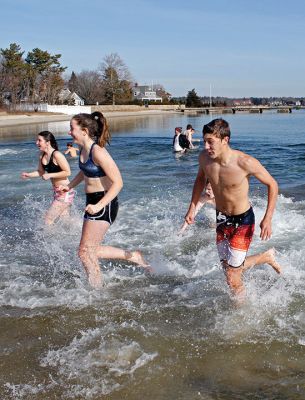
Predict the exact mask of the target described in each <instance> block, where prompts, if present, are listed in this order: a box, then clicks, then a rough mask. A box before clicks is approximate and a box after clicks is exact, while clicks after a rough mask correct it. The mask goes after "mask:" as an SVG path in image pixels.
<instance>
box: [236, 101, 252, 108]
mask: <svg viewBox="0 0 305 400" xmlns="http://www.w3.org/2000/svg"><path fill="white" fill-rule="evenodd" d="M232 105H233V106H234V107H239V106H248V107H249V106H253V103H252V101H251V100H250V99H234V100H233V101H232Z"/></svg>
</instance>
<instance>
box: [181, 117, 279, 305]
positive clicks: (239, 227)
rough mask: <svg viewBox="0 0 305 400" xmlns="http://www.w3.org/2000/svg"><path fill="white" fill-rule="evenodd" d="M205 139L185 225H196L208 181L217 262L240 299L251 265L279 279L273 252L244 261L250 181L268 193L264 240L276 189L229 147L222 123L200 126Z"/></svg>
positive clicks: (250, 222) (250, 224)
mask: <svg viewBox="0 0 305 400" xmlns="http://www.w3.org/2000/svg"><path fill="white" fill-rule="evenodd" d="M203 139H204V147H205V148H204V150H203V151H202V152H201V154H200V156H199V169H198V173H197V177H196V180H195V183H194V187H193V194H192V199H191V203H190V206H189V209H188V212H187V214H186V216H185V221H186V222H187V223H188V224H193V223H194V217H195V211H196V206H197V204H198V201H199V199H200V195H201V193H202V190H203V188H204V185H205V182H206V179H208V180H209V181H210V183H211V186H212V189H213V192H214V195H215V202H216V242H217V249H218V254H219V257H220V261H221V263H222V266H223V270H224V273H225V276H226V280H227V283H228V285H229V287H230V289H231V290H232V293H233V294H234V295H236V296H237V298H238V299H243V298H244V296H245V287H244V284H243V279H242V278H243V274H244V272H245V271H246V270H248V269H250V268H252V267H254V266H255V265H260V264H269V265H270V266H271V267H272V268H273V269H274V270H275V271H276V272H277V273H281V267H280V265H279V264H278V263H277V262H276V260H275V254H274V249H269V250H267V251H265V252H263V253H260V254H256V255H252V256H247V251H248V249H249V246H250V243H251V240H252V236H253V233H254V224H255V218H254V213H253V209H252V207H251V205H250V202H249V198H248V193H249V178H250V176H254V177H255V178H257V179H258V180H259V181H260V182H261V183H263V184H264V185H266V186H267V189H268V201H267V208H266V212H265V215H264V217H263V219H262V221H261V223H260V228H261V234H260V237H261V239H262V240H268V239H270V237H271V233H272V227H271V221H272V216H273V213H274V209H275V204H276V200H277V196H278V185H277V182H276V181H275V179H274V178H273V177H272V176H271V175H270V174H269V172H268V171H267V170H266V169H265V168H264V167H263V166H262V164H261V163H260V162H259V161H258V160H257V159H255V158H254V157H251V156H250V155H248V154H245V153H243V152H241V151H238V150H233V149H232V148H231V147H230V145H229V141H230V127H229V124H228V123H227V122H226V121H225V120H223V119H214V120H213V121H211V122H210V123H208V124H207V125H204V127H203Z"/></svg>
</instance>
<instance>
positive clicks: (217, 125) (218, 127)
mask: <svg viewBox="0 0 305 400" xmlns="http://www.w3.org/2000/svg"><path fill="white" fill-rule="evenodd" d="M202 133H203V136H204V135H207V134H208V133H210V134H211V135H215V136H217V137H218V138H220V139H221V140H222V139H224V138H225V137H228V138H229V139H230V137H231V131H230V126H229V124H228V122H227V121H225V120H224V119H222V118H216V119H213V121H211V122H209V123H208V124H206V125H203V129H202Z"/></svg>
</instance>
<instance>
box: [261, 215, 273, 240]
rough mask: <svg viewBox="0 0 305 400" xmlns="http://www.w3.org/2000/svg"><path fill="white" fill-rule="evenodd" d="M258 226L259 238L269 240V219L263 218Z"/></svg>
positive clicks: (270, 231) (270, 230)
mask: <svg viewBox="0 0 305 400" xmlns="http://www.w3.org/2000/svg"><path fill="white" fill-rule="evenodd" d="M259 226H260V228H261V234H260V238H261V239H262V240H269V239H270V238H271V234H272V228H271V218H266V217H265V218H263V220H262V222H261V223H260V225H259Z"/></svg>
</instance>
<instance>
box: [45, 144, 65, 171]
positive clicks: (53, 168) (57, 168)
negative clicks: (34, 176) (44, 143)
mask: <svg viewBox="0 0 305 400" xmlns="http://www.w3.org/2000/svg"><path fill="white" fill-rule="evenodd" d="M55 151H56V150H54V151H53V153H52V154H51V157H50V160H49V162H48V164H47V165H45V164H43V162H42V161H41V164H42V168H43V169H44V170H45V171H46V172H47V173H48V174H51V173H54V172H61V171H62V169H61V168H60V166H59V165H56V164H54V162H53V154H54V152H55Z"/></svg>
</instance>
